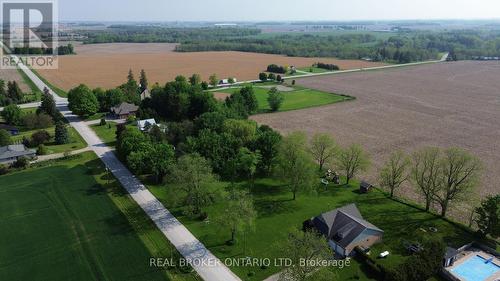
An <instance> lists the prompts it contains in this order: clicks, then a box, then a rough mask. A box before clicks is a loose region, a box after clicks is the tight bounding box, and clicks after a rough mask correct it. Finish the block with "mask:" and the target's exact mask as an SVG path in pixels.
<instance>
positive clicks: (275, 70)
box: [267, 64, 287, 74]
mask: <svg viewBox="0 0 500 281" xmlns="http://www.w3.org/2000/svg"><path fill="white" fill-rule="evenodd" d="M286 71H287V68H286V67H284V66H279V65H276V64H270V65H268V66H267V72H273V73H281V74H285V73H286Z"/></svg>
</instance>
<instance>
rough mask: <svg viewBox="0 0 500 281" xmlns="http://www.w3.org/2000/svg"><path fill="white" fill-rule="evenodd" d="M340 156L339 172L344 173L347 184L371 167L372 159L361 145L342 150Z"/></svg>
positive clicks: (338, 162) (338, 160)
mask: <svg viewBox="0 0 500 281" xmlns="http://www.w3.org/2000/svg"><path fill="white" fill-rule="evenodd" d="M338 155H339V156H338V159H337V166H338V168H339V170H341V171H343V172H344V175H345V177H346V183H347V184H349V182H350V180H351V179H353V178H354V177H355V176H356V174H357V173H358V172H360V171H365V170H366V169H368V167H369V166H370V159H369V158H368V155H366V153H365V152H364V150H363V148H361V146H360V145H357V144H353V145H351V146H349V147H347V148H345V149H340V152H339V154H338Z"/></svg>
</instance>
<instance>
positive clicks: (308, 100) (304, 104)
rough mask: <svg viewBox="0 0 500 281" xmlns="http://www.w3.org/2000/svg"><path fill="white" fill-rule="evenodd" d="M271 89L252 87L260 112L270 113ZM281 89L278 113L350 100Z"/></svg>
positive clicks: (304, 90) (314, 92)
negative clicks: (269, 97) (281, 97)
mask: <svg viewBox="0 0 500 281" xmlns="http://www.w3.org/2000/svg"><path fill="white" fill-rule="evenodd" d="M271 87H272V86H265V87H259V86H254V87H253V89H254V93H255V96H256V97H257V102H258V103H259V111H260V112H269V111H270V107H269V104H268V102H267V96H268V92H269V90H270V88H271ZM283 89H286V91H284V90H282V91H281V92H282V93H283V96H284V97H285V99H284V101H283V104H282V106H281V108H280V110H279V111H289V110H296V109H302V108H308V107H314V106H321V105H327V104H331V103H336V102H341V101H345V100H351V99H352V98H350V97H344V96H340V95H336V94H333V93H327V92H322V91H318V90H313V89H307V88H302V87H292V86H284V87H283ZM238 90H239V89H238V88H236V89H235V88H231V89H224V90H220V91H216V92H215V93H214V94H215V96H216V97H223V95H221V94H232V93H234V92H237V91H238Z"/></svg>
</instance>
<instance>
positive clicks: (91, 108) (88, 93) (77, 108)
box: [68, 84, 99, 116]
mask: <svg viewBox="0 0 500 281" xmlns="http://www.w3.org/2000/svg"><path fill="white" fill-rule="evenodd" d="M68 103H69V104H68V107H69V109H70V110H71V111H73V113H75V114H76V115H78V116H89V115H92V114H95V113H96V112H97V110H98V108H99V104H98V102H97V98H96V96H95V95H94V93H93V92H92V90H90V89H89V87H87V86H85V85H83V84H80V85H79V86H78V87H76V88H73V89H71V90H70V91H69V92H68Z"/></svg>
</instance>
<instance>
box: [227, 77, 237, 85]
mask: <svg viewBox="0 0 500 281" xmlns="http://www.w3.org/2000/svg"><path fill="white" fill-rule="evenodd" d="M227 82H228V83H229V84H234V83H236V80H235V79H234V78H233V77H229V78H227Z"/></svg>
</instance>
